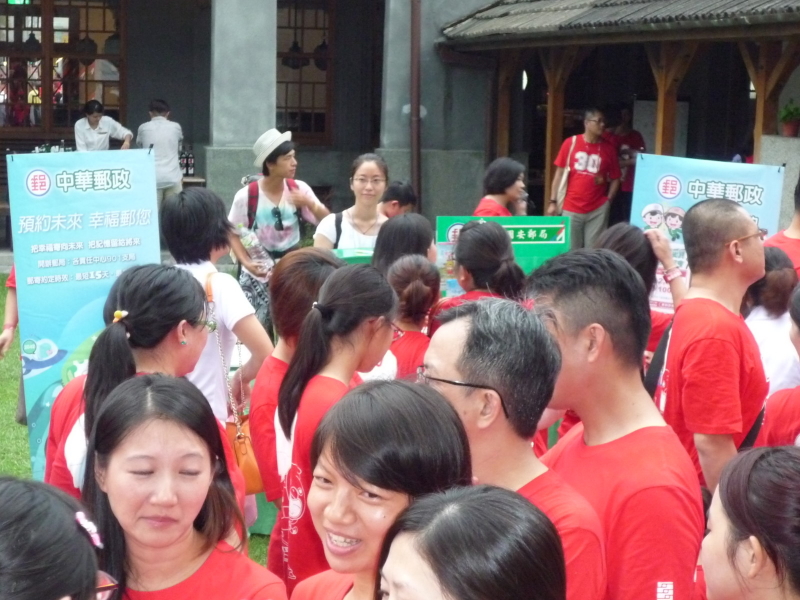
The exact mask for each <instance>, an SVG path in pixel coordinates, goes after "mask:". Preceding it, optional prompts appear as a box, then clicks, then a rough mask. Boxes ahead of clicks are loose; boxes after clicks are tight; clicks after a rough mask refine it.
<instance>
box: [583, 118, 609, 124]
mask: <svg viewBox="0 0 800 600" xmlns="http://www.w3.org/2000/svg"><path fill="white" fill-rule="evenodd" d="M586 120H587V121H589V123H597V124H598V125H600V124H602V125H605V124H606V120H605V119H586Z"/></svg>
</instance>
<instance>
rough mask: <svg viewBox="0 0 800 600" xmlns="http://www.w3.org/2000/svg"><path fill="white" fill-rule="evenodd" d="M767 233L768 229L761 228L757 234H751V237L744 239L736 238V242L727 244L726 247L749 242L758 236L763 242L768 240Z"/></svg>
mask: <svg viewBox="0 0 800 600" xmlns="http://www.w3.org/2000/svg"><path fill="white" fill-rule="evenodd" d="M767 233H768V232H767V230H766V229H763V228H759V229H758V231H756V232H755V233H751V234H750V235H746V236H744V237H740V238H736V239H735V240H732V241H730V242H728V243H726V244H725V245H726V246H730V245H731V244H732V243H733V242H743V241H745V240H749V239H750V238H752V237H756V236H758V238H759V239H760V240H761V241H762V242H763V241H764V240H765V239H767Z"/></svg>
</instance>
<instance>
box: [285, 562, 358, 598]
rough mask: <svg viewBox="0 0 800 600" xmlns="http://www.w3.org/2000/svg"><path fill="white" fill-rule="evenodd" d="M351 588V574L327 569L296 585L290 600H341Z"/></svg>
mask: <svg viewBox="0 0 800 600" xmlns="http://www.w3.org/2000/svg"><path fill="white" fill-rule="evenodd" d="M352 587H353V575H352V574H351V573H337V572H336V571H334V570H332V569H328V570H327V571H323V572H322V573H318V574H317V575H314V576H313V577H309V578H308V579H306V580H305V581H301V582H300V583H298V584H297V587H296V588H295V589H294V593H293V594H292V600H343V598H344V597H345V596H346V595H347V592H349V591H350V590H351V589H352Z"/></svg>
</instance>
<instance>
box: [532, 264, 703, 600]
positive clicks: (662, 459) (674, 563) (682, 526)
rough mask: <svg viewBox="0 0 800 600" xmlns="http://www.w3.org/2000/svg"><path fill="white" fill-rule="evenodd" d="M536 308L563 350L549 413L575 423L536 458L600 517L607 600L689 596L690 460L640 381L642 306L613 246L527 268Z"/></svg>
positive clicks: (632, 276)
mask: <svg viewBox="0 0 800 600" xmlns="http://www.w3.org/2000/svg"><path fill="white" fill-rule="evenodd" d="M528 291H529V294H530V296H531V297H532V298H533V299H534V302H535V305H534V307H535V308H534V309H535V310H536V311H537V312H538V313H539V314H541V315H543V316H544V317H545V318H547V319H548V321H549V325H550V329H551V331H552V332H553V333H554V335H555V337H556V339H557V341H558V344H559V346H560V348H561V355H562V365H561V372H560V374H559V377H558V381H557V382H556V386H555V391H554V392H553V397H552V400H551V401H550V408H552V409H557V410H566V409H570V410H572V411H574V412H575V413H576V414H577V415H578V417H580V419H581V423H579V424H577V425H575V426H574V427H573V428H572V429H571V430H570V431H569V433H567V434H566V435H565V436H564V437H563V438H562V439H561V440H560V441H559V442H558V443H557V444H556V445H555V446H554V447H553V448H552V449H551V450H550V451H549V452H548V453H547V454H545V455H544V457H543V458H542V461H543V462H544V463H545V464H546V465H547V466H548V467H550V468H551V469H553V470H554V471H555V472H556V473H558V474H559V475H561V476H562V477H563V478H564V479H566V481H567V483H569V484H571V485H572V486H573V487H574V488H575V489H576V490H578V492H579V493H581V494H582V495H583V496H584V497H585V498H586V499H587V500H589V503H590V504H591V505H592V506H593V507H594V508H595V510H596V511H597V514H598V515H599V516H600V522H601V524H602V526H603V531H604V532H605V538H606V556H607V573H608V598H609V600H612V599H613V600H657V599H670V600H678V599H680V600H687V599H689V598H691V595H692V593H693V591H694V574H695V567H696V565H697V557H698V554H699V552H700V543H701V541H702V538H703V533H704V518H703V502H702V498H701V495H700V486H699V485H698V484H697V477H696V475H695V471H694V468H693V467H692V462H691V460H689V457H688V455H687V454H686V451H685V450H684V448H683V447H682V446H681V443H680V440H679V439H678V438H677V436H676V435H675V433H674V432H673V431H672V429H670V428H669V427H668V426H667V424H666V423H665V422H664V419H663V418H662V417H661V415H660V414H659V412H658V409H657V408H656V406H655V405H654V404H653V401H652V400H651V398H650V396H649V395H648V394H647V391H646V390H645V389H644V385H643V384H642V378H641V375H640V369H641V364H642V355H643V354H644V349H645V345H646V344H647V338H648V335H649V333H650V307H649V305H648V298H647V291H646V290H645V286H644V285H643V283H642V279H641V277H639V275H638V274H637V273H636V272H635V271H634V270H633V268H632V267H631V266H630V265H629V264H628V263H627V262H626V261H625V260H624V259H623V258H622V257H621V256H619V255H618V254H616V253H615V252H612V251H610V250H575V251H573V252H569V253H567V254H562V255H560V256H557V257H555V258H553V259H551V260H549V261H548V262H547V263H545V264H544V265H542V266H541V267H540V268H539V269H537V270H536V271H534V272H533V273H532V275H531V277H530V280H529V284H528Z"/></svg>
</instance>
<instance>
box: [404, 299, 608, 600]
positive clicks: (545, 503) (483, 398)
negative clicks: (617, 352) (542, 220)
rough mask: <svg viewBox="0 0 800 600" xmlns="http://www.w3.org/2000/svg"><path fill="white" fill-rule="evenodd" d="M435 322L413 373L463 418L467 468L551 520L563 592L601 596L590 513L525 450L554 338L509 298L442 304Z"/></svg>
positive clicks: (554, 371)
mask: <svg viewBox="0 0 800 600" xmlns="http://www.w3.org/2000/svg"><path fill="white" fill-rule="evenodd" d="M442 323H443V324H442V326H441V327H440V328H439V329H438V330H437V331H436V333H435V334H434V335H433V338H432V339H431V344H430V346H429V347H428V352H427V353H426V354H425V364H424V367H423V370H422V371H421V374H420V379H421V380H422V381H424V382H427V383H429V384H430V385H431V386H433V387H435V388H436V389H437V390H438V391H439V392H441V393H442V395H444V397H445V398H447V400H448V401H449V402H450V403H451V404H452V405H453V407H454V408H455V409H456V412H458V414H459V416H460V417H461V420H462V421H463V423H464V427H465V429H466V431H467V437H468V438H469V445H470V453H471V456H472V472H473V474H474V476H475V477H476V478H477V480H478V481H479V482H480V483H482V484H490V485H496V486H500V487H504V488H506V489H509V490H513V491H518V492H519V493H520V494H521V495H523V496H524V497H525V498H527V499H528V500H530V501H531V502H532V503H533V504H535V505H536V506H537V507H538V508H539V509H541V510H542V512H544V513H545V514H546V515H547V516H548V518H549V519H550V520H551V521H552V522H553V524H554V525H555V526H556V529H557V530H558V533H559V535H560V537H561V543H562V545H563V548H564V559H565V561H566V568H567V599H568V600H601V599H603V598H605V597H606V569H605V552H604V544H603V532H602V529H601V527H600V521H599V518H598V516H597V513H596V512H595V510H594V509H593V508H592V507H591V506H590V505H589V503H588V502H587V501H586V499H585V498H583V497H582V496H581V495H580V494H578V492H576V491H575V490H574V489H573V488H572V487H571V486H570V485H568V484H567V483H566V482H564V480H563V479H562V478H561V477H560V476H559V475H558V474H557V473H555V472H553V471H551V470H548V469H547V467H545V466H544V465H543V464H542V463H541V462H540V461H539V459H538V458H536V455H535V454H534V453H533V451H532V449H531V438H532V437H533V436H534V435H535V433H536V426H537V424H538V422H539V419H540V418H541V416H542V413H543V412H544V409H545V407H546V406H547V402H548V400H549V399H550V396H551V394H552V392H553V386H554V385H555V381H556V377H557V376H558V369H559V364H560V362H561V361H560V358H559V353H558V348H557V347H556V345H555V343H554V342H553V339H552V338H551V336H550V335H549V334H548V332H547V330H546V328H545V326H544V324H543V323H542V322H541V321H540V319H539V318H538V317H537V316H536V315H534V314H533V313H532V312H530V311H529V310H527V309H526V308H524V307H523V306H522V305H521V304H518V303H516V302H512V301H510V300H502V299H488V300H477V301H475V302H467V303H465V304H463V305H461V306H459V307H457V308H453V309H451V310H449V311H447V312H446V313H444V315H443V316H442Z"/></svg>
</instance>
